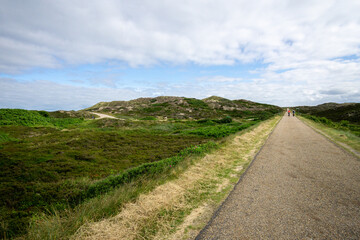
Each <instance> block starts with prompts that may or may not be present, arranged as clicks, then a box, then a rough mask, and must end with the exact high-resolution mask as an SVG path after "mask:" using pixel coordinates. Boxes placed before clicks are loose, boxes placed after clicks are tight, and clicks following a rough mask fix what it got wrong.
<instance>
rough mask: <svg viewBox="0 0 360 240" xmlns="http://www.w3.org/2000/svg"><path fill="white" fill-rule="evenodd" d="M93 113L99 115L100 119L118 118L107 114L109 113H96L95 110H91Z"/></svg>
mask: <svg viewBox="0 0 360 240" xmlns="http://www.w3.org/2000/svg"><path fill="white" fill-rule="evenodd" d="M91 113H92V114H95V115H97V116H99V118H98V119H102V118H115V119H117V118H116V117H114V116H110V115H107V114H103V113H95V112H91Z"/></svg>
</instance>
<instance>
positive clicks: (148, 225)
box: [72, 117, 280, 239]
mask: <svg viewBox="0 0 360 240" xmlns="http://www.w3.org/2000/svg"><path fill="white" fill-rule="evenodd" d="M279 119H280V117H276V118H273V119H271V120H268V121H265V122H263V123H261V124H260V125H258V126H257V127H255V128H252V129H249V130H247V131H244V132H242V133H240V134H238V135H236V136H232V137H229V138H228V139H227V141H226V142H225V143H224V145H223V147H222V148H221V149H219V150H218V151H216V152H214V153H212V154H208V155H206V156H205V157H203V158H200V159H198V160H196V161H195V163H194V164H193V165H191V166H190V167H189V168H188V169H187V170H186V171H184V172H183V173H182V174H180V175H179V176H178V178H177V179H175V180H172V181H169V182H166V183H165V184H163V185H160V186H158V187H156V188H155V189H154V190H153V191H151V192H149V193H147V194H143V195H141V196H140V197H139V198H138V200H137V201H136V202H134V203H128V204H125V205H124V207H123V208H122V210H121V211H120V212H119V214H118V215H116V216H114V217H111V218H108V219H104V220H102V221H99V222H88V223H87V224H85V225H83V226H82V227H81V228H80V229H79V230H78V231H77V232H76V234H75V235H73V236H72V239H179V238H189V237H190V238H191V237H193V236H196V234H197V233H198V231H199V230H201V228H202V227H203V226H204V225H205V224H206V223H207V221H208V220H209V218H210V217H211V215H212V213H213V211H214V210H215V209H216V208H217V206H218V205H219V203H220V202H221V201H223V200H224V199H225V197H226V196H227V194H228V193H229V192H230V191H231V189H232V188H233V186H234V185H235V183H236V182H237V181H238V179H239V176H240V175H241V173H243V172H244V170H245V169H246V166H248V164H249V163H250V161H251V159H253V157H254V155H255V153H256V152H257V151H258V150H259V149H260V147H261V146H262V145H263V144H264V142H265V140H266V139H267V137H268V135H269V133H270V132H271V131H272V129H273V128H274V127H275V126H276V124H277V122H278V121H279Z"/></svg>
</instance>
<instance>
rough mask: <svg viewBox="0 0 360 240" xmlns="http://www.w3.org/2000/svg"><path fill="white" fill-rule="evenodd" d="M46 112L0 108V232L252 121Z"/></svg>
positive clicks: (10, 232)
mask: <svg viewBox="0 0 360 240" xmlns="http://www.w3.org/2000/svg"><path fill="white" fill-rule="evenodd" d="M155 107H159V106H155ZM51 115H52V114H48V113H47V112H43V111H42V112H39V111H26V110H21V109H0V182H1V184H0V231H1V235H0V236H5V235H6V236H7V237H10V238H11V237H14V236H19V235H21V234H24V233H25V232H26V229H27V225H28V224H29V222H30V220H31V219H32V218H33V216H38V215H39V214H40V215H41V213H42V212H46V211H49V209H50V212H53V213H54V212H58V211H62V210H63V209H67V208H68V207H71V208H73V207H76V206H77V205H78V204H79V203H82V202H84V201H90V199H92V198H97V197H98V196H99V195H103V194H110V192H111V191H113V189H114V188H117V187H118V186H119V185H122V184H124V183H128V182H132V181H138V180H139V179H141V178H143V177H146V178H153V177H154V178H156V176H160V175H162V174H164V172H168V171H169V168H171V167H170V166H172V167H173V166H175V165H177V164H178V163H179V162H181V161H183V159H184V158H186V156H189V155H193V154H198V153H201V152H203V151H205V150H204V148H207V146H210V145H208V144H211V142H209V141H212V140H214V139H219V138H222V137H224V136H228V135H229V134H232V133H235V132H237V131H240V130H242V129H245V128H246V127H249V126H251V125H253V124H255V123H256V122H257V121H253V122H238V121H232V119H231V118H229V117H227V118H223V119H205V120H203V121H187V120H176V121H166V122H160V121H155V120H154V118H153V117H152V118H151V119H150V118H146V120H151V121H138V120H132V119H131V118H127V119H126V120H118V119H99V120H83V119H81V118H68V117H64V115H61V114H60V113H56V116H59V117H58V118H56V117H54V115H53V116H51ZM144 120H145V119H144ZM204 144H205V145H204ZM195 146H196V147H195ZM100 215H101V214H100Z"/></svg>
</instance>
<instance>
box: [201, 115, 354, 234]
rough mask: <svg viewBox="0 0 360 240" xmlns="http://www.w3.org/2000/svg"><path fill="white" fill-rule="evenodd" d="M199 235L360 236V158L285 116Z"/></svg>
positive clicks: (299, 122)
mask: <svg viewBox="0 0 360 240" xmlns="http://www.w3.org/2000/svg"><path fill="white" fill-rule="evenodd" d="M196 239H360V160H359V159H358V158H356V157H355V156H353V155H351V154H349V153H348V152H345V151H344V150H342V149H341V148H339V147H337V146H336V145H335V144H334V143H332V142H330V141H328V140H327V139H326V138H325V137H323V136H322V135H320V134H318V133H316V132H315V131H314V130H312V129H311V128H310V127H308V126H306V125H305V124H304V123H302V122H301V121H300V120H298V119H297V118H296V117H288V116H284V117H283V119H282V120H281V121H280V123H279V124H278V126H277V127H276V128H275V130H274V132H273V133H272V135H271V136H270V138H269V139H268V141H267V142H266V144H265V145H264V147H263V149H262V150H261V151H260V152H259V154H258V155H257V157H256V159H255V160H254V161H253V163H252V165H251V166H250V167H249V169H248V171H247V172H246V174H245V175H244V176H243V178H242V179H241V180H240V181H239V183H238V184H237V185H236V187H235V188H234V190H233V191H232V193H231V194H230V195H229V197H228V198H227V199H226V200H225V202H224V203H223V205H222V206H221V207H220V208H219V209H218V211H217V212H216V213H215V214H214V216H213V218H212V220H211V221H210V222H209V224H208V225H207V226H206V227H205V228H204V229H203V230H202V231H201V232H200V234H199V235H198V236H197V238H196Z"/></svg>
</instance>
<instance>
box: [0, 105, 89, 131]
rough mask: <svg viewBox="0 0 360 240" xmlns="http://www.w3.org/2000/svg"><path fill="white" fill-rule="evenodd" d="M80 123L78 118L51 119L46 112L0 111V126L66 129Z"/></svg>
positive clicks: (80, 120) (81, 120)
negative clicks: (70, 125)
mask: <svg viewBox="0 0 360 240" xmlns="http://www.w3.org/2000/svg"><path fill="white" fill-rule="evenodd" d="M81 122H83V119H80V118H52V117H50V116H49V113H48V112H46V111H28V110H24V109H0V125H18V126H28V127H34V126H55V127H66V126H68V125H69V124H77V123H81Z"/></svg>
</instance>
